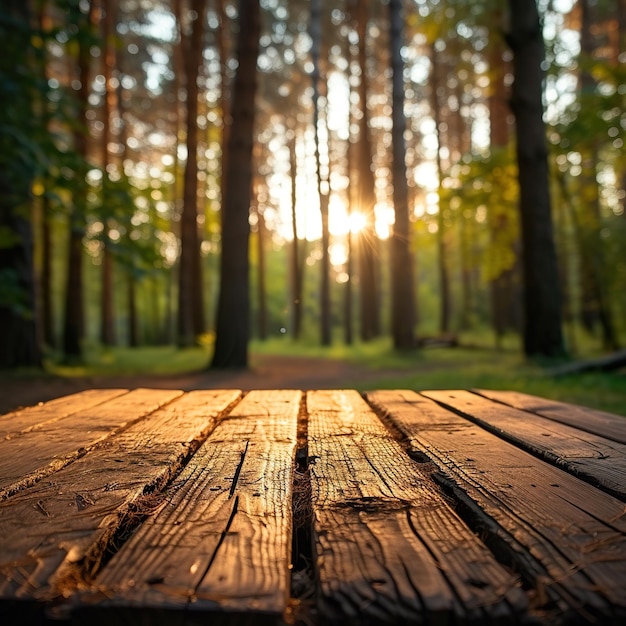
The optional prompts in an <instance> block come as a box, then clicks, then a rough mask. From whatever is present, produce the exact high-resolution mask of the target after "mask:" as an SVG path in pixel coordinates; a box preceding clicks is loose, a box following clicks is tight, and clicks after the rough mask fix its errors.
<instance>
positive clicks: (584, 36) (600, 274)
mask: <svg viewBox="0 0 626 626" xmlns="http://www.w3.org/2000/svg"><path fill="white" fill-rule="evenodd" d="M580 8H581V20H580V25H581V26H580V28H581V32H580V45H581V54H582V56H583V57H584V60H586V61H587V62H589V61H591V59H593V53H594V47H595V46H594V40H593V34H592V27H593V19H592V15H591V3H590V0H580ZM596 89H597V85H596V81H595V80H594V78H593V76H592V75H591V73H590V72H589V71H583V72H582V73H581V76H580V92H581V93H580V98H581V99H584V98H585V97H587V96H588V95H589V94H593V93H594V92H595V91H596ZM583 106H584V104H583ZM598 152H599V144H598V140H597V138H595V137H590V138H589V143H588V144H587V145H586V146H582V147H581V153H582V157H583V159H582V174H581V184H582V185H583V188H584V189H585V202H584V205H582V206H581V207H580V213H581V215H580V217H579V221H580V222H581V224H582V225H583V226H584V228H582V229H581V230H580V238H579V248H580V251H579V254H580V264H581V282H582V289H581V299H582V302H581V309H582V322H583V326H584V327H585V328H586V329H587V330H588V331H590V332H591V331H593V330H594V328H595V327H596V325H597V324H598V323H599V324H600V328H601V330H602V343H603V346H604V348H605V349H607V350H615V349H617V348H618V341H617V336H616V333H615V328H614V324H613V319H612V314H611V307H610V302H609V296H608V294H607V290H606V287H605V285H606V280H605V276H606V274H607V267H606V266H607V263H606V259H605V253H604V244H603V243H602V239H601V236H600V232H601V230H602V217H601V214H600V194H599V185H598V181H597V178H596V176H597V172H598Z"/></svg>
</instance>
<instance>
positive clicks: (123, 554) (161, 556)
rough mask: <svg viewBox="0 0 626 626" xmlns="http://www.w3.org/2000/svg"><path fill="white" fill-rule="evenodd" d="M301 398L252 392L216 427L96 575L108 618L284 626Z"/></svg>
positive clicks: (293, 393) (297, 394) (290, 393)
mask: <svg viewBox="0 0 626 626" xmlns="http://www.w3.org/2000/svg"><path fill="white" fill-rule="evenodd" d="M301 396H302V392H300V391H294V390H290V391H252V392H250V393H248V394H247V395H246V396H245V397H244V399H243V400H242V401H241V402H240V403H239V404H238V405H237V406H236V407H235V408H234V409H233V411H232V412H231V413H229V414H228V416H227V417H225V418H224V419H223V420H222V421H221V422H220V423H219V425H218V426H217V427H216V428H215V430H214V431H213V433H212V434H211V436H210V437H209V438H208V439H207V440H206V442H205V443H204V444H203V445H202V446H201V447H200V449H199V450H198V451H197V452H196V453H195V454H194V456H193V457H192V458H191V459H190V461H189V463H188V464H187V466H186V467H185V469H184V470H183V472H182V473H181V474H180V475H179V476H178V477H177V479H176V481H175V482H174V483H173V485H172V486H171V487H170V489H168V490H167V492H166V493H165V498H166V499H165V500H164V502H163V505H162V506H161V507H160V509H159V510H158V512H156V513H155V514H154V515H151V516H150V517H149V518H148V519H147V520H146V522H145V523H144V524H143V525H142V526H141V528H140V529H139V530H138V531H137V532H136V533H135V534H134V535H133V537H132V538H131V539H130V540H129V541H128V542H127V543H126V544H125V545H124V546H123V548H122V549H121V550H120V551H119V552H118V553H117V554H116V555H115V557H114V558H113V559H112V560H111V562H110V563H109V564H108V566H107V567H106V568H105V569H104V570H103V572H102V574H101V575H100V576H99V577H98V579H97V581H96V587H97V589H98V594H97V595H99V596H102V597H104V598H107V599H108V600H107V601H106V602H105V603H104V605H105V606H106V607H107V608H108V610H109V612H110V613H107V612H105V615H106V616H107V618H110V615H115V617H116V619H120V618H121V619H124V618H128V616H129V615H132V614H133V611H134V610H141V612H142V615H145V614H146V612H151V611H156V612H159V613H160V612H162V611H164V610H169V611H172V610H173V609H178V610H179V611H185V612H186V614H187V616H188V617H190V616H191V615H193V614H198V613H199V612H200V611H203V610H207V609H208V610H213V611H215V612H216V613H215V615H214V616H213V617H215V618H219V617H220V615H221V616H222V617H223V618H225V619H226V620H227V619H233V620H234V621H233V622H232V623H240V620H242V619H243V616H244V615H245V614H246V613H250V612H255V614H256V616H257V618H258V619H259V620H261V619H262V618H263V617H265V618H267V619H268V620H270V621H271V620H272V619H273V620H275V621H280V620H281V619H282V616H283V612H284V611H285V609H286V607H287V601H288V598H289V587H290V567H291V541H292V540H291V530H292V529H291V498H292V483H293V470H294V459H295V448H296V435H297V418H298V413H299V409H300V399H301ZM102 606H103V605H102V604H100V605H99V610H101V609H102ZM170 616H171V617H172V618H173V619H174V617H173V615H172V614H171V613H170ZM198 619H199V620H200V619H201V617H198Z"/></svg>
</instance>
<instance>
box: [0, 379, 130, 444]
mask: <svg viewBox="0 0 626 626" xmlns="http://www.w3.org/2000/svg"><path fill="white" fill-rule="evenodd" d="M127 392H128V390H126V389H87V390H85V391H80V392H78V393H74V394H72V395H71V396H64V397H62V398H55V399H54V400H50V401H48V402H41V403H40V404H38V405H36V406H30V407H26V408H23V409H17V410H16V411H11V412H10V413H5V414H4V415H0V439H3V438H4V439H7V438H10V437H11V436H13V435H15V434H17V433H20V432H23V431H25V430H28V429H33V428H37V426H39V425H40V424H43V423H45V422H50V421H56V420H59V419H61V418H63V417H67V416H68V415H71V414H72V413H76V412H78V411H83V410H85V409H89V408H91V407H92V406H95V405H97V404H101V403H102V402H106V401H107V400H110V399H111V398H115V397H116V396H120V395H122V394H123V393H127Z"/></svg>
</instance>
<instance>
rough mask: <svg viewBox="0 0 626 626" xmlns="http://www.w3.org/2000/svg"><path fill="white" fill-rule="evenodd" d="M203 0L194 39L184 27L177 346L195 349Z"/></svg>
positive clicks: (199, 312) (196, 8)
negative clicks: (184, 113) (184, 117)
mask: <svg viewBox="0 0 626 626" xmlns="http://www.w3.org/2000/svg"><path fill="white" fill-rule="evenodd" d="M205 5H206V2H204V0H193V3H192V7H193V13H194V18H193V21H192V25H191V35H190V36H189V37H188V38H186V37H185V36H184V29H183V28H182V25H181V43H182V44H185V45H183V49H184V68H185V79H186V91H187V161H186V162H185V174H184V189H183V210H182V215H181V220H180V263H179V269H178V271H179V275H178V284H179V287H178V343H179V345H180V346H192V345H194V344H195V343H196V338H197V336H198V335H200V334H201V333H202V332H203V331H204V321H203V318H204V314H203V308H202V269H201V265H200V235H199V231H198V122H197V119H198V75H199V69H200V65H201V63H202V49H203V35H204V22H205Z"/></svg>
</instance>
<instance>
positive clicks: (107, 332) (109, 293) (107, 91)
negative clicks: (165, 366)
mask: <svg viewBox="0 0 626 626" xmlns="http://www.w3.org/2000/svg"><path fill="white" fill-rule="evenodd" d="M116 14H117V0H110V1H109V2H108V3H107V5H106V7H103V10H102V13H101V28H102V52H103V54H102V75H103V77H104V99H103V109H104V110H103V119H102V123H103V126H104V127H103V129H102V173H103V178H102V205H103V207H102V208H103V215H102V223H103V225H104V230H103V232H102V244H103V248H102V291H101V294H100V311H101V316H100V317H101V320H100V340H101V341H102V343H103V344H104V345H107V346H111V345H114V344H115V343H116V336H115V315H114V311H115V307H114V289H113V254H112V241H111V238H110V234H109V219H110V218H109V214H110V209H111V207H110V202H111V197H110V195H111V194H110V193H109V179H108V176H109V167H108V166H109V163H110V159H109V144H110V143H111V139H112V131H111V116H112V114H113V110H114V108H115V104H116V96H117V90H116V89H115V87H114V85H113V82H112V79H113V72H114V69H115V63H116V60H117V59H116V54H115V23H116V17H117V15H116Z"/></svg>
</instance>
